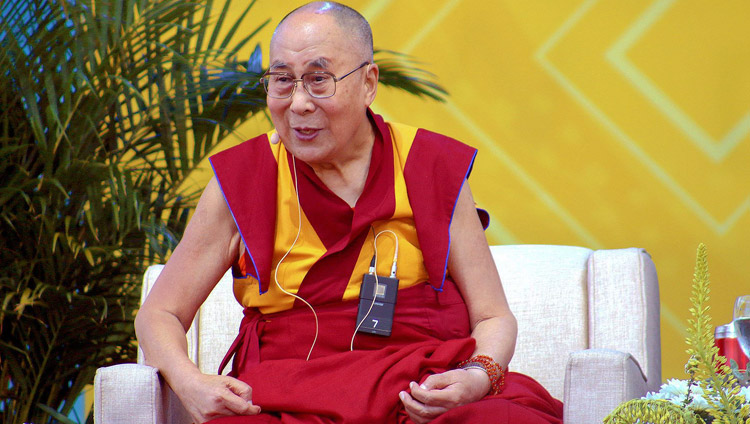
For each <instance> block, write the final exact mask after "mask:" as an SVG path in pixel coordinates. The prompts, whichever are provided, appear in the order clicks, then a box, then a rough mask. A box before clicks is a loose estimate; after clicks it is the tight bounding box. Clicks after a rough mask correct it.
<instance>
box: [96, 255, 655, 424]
mask: <svg viewBox="0 0 750 424" xmlns="http://www.w3.org/2000/svg"><path fill="white" fill-rule="evenodd" d="M491 249H492V255H493V257H494V259H495V263H496V264H497V267H498V271H499V272H500V277H501V279H502V281H503V287H504V288H505V291H506V294H507V297H508V301H509V302H510V306H511V309H512V310H513V313H514V314H515V315H516V318H517V320H518V342H517V344H516V352H515V355H514V357H513V360H512V361H511V363H510V369H511V370H512V371H518V372H522V373H524V374H527V375H530V376H532V377H534V378H535V379H537V380H538V381H539V382H540V383H541V384H542V385H544V386H545V387H546V388H547V389H548V390H549V391H550V393H552V395H553V396H555V397H557V398H558V399H561V400H563V402H564V405H565V412H564V413H565V422H566V423H571V424H578V423H581V424H589V423H597V422H601V421H602V419H603V418H604V417H605V416H606V415H607V414H608V413H609V412H610V411H612V410H613V409H614V408H615V407H616V406H617V405H618V404H619V403H621V402H623V401H626V400H628V399H632V398H635V397H640V396H642V395H643V394H645V393H646V391H649V390H657V389H658V388H659V385H660V384H661V342H660V330H659V288H658V282H657V277H656V270H655V268H654V264H653V262H652V261H651V258H650V256H649V255H648V253H646V252H645V251H644V250H642V249H636V248H630V249H618V250H598V251H592V250H589V249H585V248H581V247H568V246H541V245H540V246H535V245H516V246H493V247H492V248H491ZM161 267H162V266H161V265H155V266H152V267H150V268H149V269H148V270H147V271H146V274H145V276H144V284H143V294H142V299H143V298H145V296H146V295H147V293H148V291H149V289H150V288H151V285H152V284H153V282H154V281H155V280H156V276H157V275H158V273H159V272H160V271H161ZM241 318H242V308H241V307H240V306H239V305H238V304H237V302H236V301H235V300H234V297H233V295H232V282H231V276H230V275H229V274H228V273H227V274H226V275H224V277H223V278H222V280H221V281H220V282H219V284H218V285H217V287H216V289H214V291H213V292H212V293H211V295H210V296H209V298H208V299H207V300H206V302H205V303H204V305H203V306H202V307H201V310H200V311H199V313H198V315H197V316H196V317H195V320H194V321H193V325H192V327H191V329H190V331H189V332H188V335H187V338H188V351H189V354H190V357H191V359H192V360H193V361H195V362H196V363H197V364H198V367H199V368H200V369H201V370H202V371H203V372H205V373H215V372H216V369H217V368H218V365H219V362H220V361H221V359H222V357H223V355H224V353H225V352H226V350H227V349H228V348H229V345H230V344H231V342H232V340H234V337H235V335H236V331H237V329H238V325H239V322H240V319H241ZM142 363H143V358H142V357H141V356H139V358H138V364H124V365H116V366H112V367H107V368H101V369H99V371H98V372H97V374H96V381H95V400H94V409H95V414H94V418H95V422H96V423H100V424H116V423H142V424H151V423H153V424H156V423H189V422H190V419H189V417H188V416H187V415H186V413H185V411H184V409H183V407H182V405H181V404H180V402H179V400H178V399H177V397H176V396H175V395H174V393H173V392H172V391H171V390H170V388H169V386H168V385H167V384H166V383H165V382H164V381H163V380H162V379H160V377H159V375H158V373H157V372H156V370H155V369H154V368H152V367H149V366H147V365H142ZM227 368H231V367H227Z"/></svg>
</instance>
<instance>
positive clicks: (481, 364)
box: [458, 355, 505, 395]
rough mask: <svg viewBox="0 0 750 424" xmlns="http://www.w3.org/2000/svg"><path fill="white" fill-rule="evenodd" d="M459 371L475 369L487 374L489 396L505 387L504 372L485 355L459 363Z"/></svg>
mask: <svg viewBox="0 0 750 424" xmlns="http://www.w3.org/2000/svg"><path fill="white" fill-rule="evenodd" d="M458 367H459V368H461V369H469V368H476V369H480V370H482V371H484V372H486V373H487V376H489V377H490V394H491V395H496V394H498V393H500V391H502V389H503V385H505V370H504V369H503V367H501V366H500V365H499V364H498V363H497V362H495V361H494V360H493V359H492V358H490V357H489V356H487V355H477V356H472V357H471V358H469V359H467V360H465V361H461V362H460V363H459V364H458Z"/></svg>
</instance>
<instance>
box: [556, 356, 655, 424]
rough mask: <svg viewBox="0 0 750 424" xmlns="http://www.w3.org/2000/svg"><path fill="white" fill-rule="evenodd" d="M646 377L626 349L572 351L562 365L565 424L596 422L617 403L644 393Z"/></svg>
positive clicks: (602, 418) (600, 420)
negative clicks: (625, 351)
mask: <svg viewBox="0 0 750 424" xmlns="http://www.w3.org/2000/svg"><path fill="white" fill-rule="evenodd" d="M646 391H647V390H646V377H645V376H644V375H643V371H642V370H641V367H640V365H639V364H638V362H637V361H636V360H635V358H633V356H632V355H630V354H629V353H624V352H618V351H615V350H608V349H587V350H580V351H577V352H573V353H571V354H570V356H569V358H568V365H567V367H566V369H565V399H563V404H564V408H565V409H564V412H563V414H564V415H563V416H564V418H565V424H579V423H580V424H590V423H600V422H602V420H604V418H605V417H606V416H607V415H608V414H609V413H610V412H612V411H613V410H614V409H615V408H616V407H617V406H618V405H619V404H620V403H622V402H625V401H627V400H630V399H635V398H639V397H641V396H643V395H645V394H646Z"/></svg>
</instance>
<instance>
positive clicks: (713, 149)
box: [605, 0, 750, 163]
mask: <svg viewBox="0 0 750 424" xmlns="http://www.w3.org/2000/svg"><path fill="white" fill-rule="evenodd" d="M675 1H676V0H659V1H656V2H654V3H653V4H652V5H651V6H649V7H648V8H647V9H646V11H645V12H644V13H643V14H642V15H641V16H640V17H639V18H638V19H637V20H636V21H635V22H634V23H633V25H632V26H631V27H630V28H628V30H627V31H625V33H624V34H623V36H622V37H621V38H620V39H619V40H617V42H615V43H614V45H613V46H612V47H611V48H610V49H609V50H608V51H607V53H606V55H605V56H606V57H607V59H608V60H609V61H610V62H611V63H612V64H613V65H614V67H615V69H617V70H618V71H620V72H621V73H622V74H623V75H624V76H625V78H627V79H628V80H629V81H630V82H631V83H632V84H633V85H634V86H635V87H636V88H637V89H638V90H639V91H640V92H641V93H642V94H643V95H644V96H645V97H646V98H647V99H648V100H649V101H651V103H653V104H654V106H656V107H657V108H658V109H659V110H660V111H661V112H662V113H664V115H665V116H666V117H667V118H668V119H669V120H670V121H672V123H674V124H675V125H676V126H677V128H679V129H680V130H681V131H682V132H683V133H684V134H685V136H687V137H688V139H690V140H691V141H692V142H693V143H695V145H696V146H697V147H698V148H700V149H701V150H702V151H703V152H704V153H706V155H707V156H708V157H709V158H711V159H712V160H713V161H714V162H716V163H718V162H721V160H722V159H723V158H724V157H725V156H726V155H727V154H729V153H730V152H731V151H732V150H733V149H734V148H735V147H737V145H738V144H739V143H740V142H742V140H743V139H744V138H745V136H747V135H748V134H749V133H750V112H748V113H746V114H745V116H744V117H742V118H741V119H740V120H739V122H737V123H736V124H735V125H734V126H733V127H732V128H731V129H730V130H729V132H727V134H726V135H725V136H724V137H723V138H722V139H721V140H716V139H714V138H713V137H712V136H711V135H710V134H708V132H707V131H706V130H705V129H703V127H701V126H700V125H699V124H698V123H696V122H695V120H693V119H692V118H690V116H689V115H688V114H687V113H685V112H684V111H683V110H682V109H681V108H680V107H679V106H678V105H677V104H675V102H674V101H672V99H670V98H669V96H667V95H666V93H664V91H663V90H661V89H660V88H659V86H658V85H656V84H654V82H653V81H651V79H649V78H648V77H647V76H646V75H645V74H644V73H643V72H641V70H640V69H638V68H637V67H636V66H635V65H633V63H632V62H630V60H628V58H627V57H626V56H625V53H626V52H627V50H628V49H629V48H630V47H632V46H633V44H635V43H636V42H637V41H638V40H639V39H640V38H641V36H642V35H643V34H644V33H645V32H646V31H648V29H649V28H650V27H651V26H652V25H653V24H654V23H655V22H656V21H658V20H659V18H661V17H662V15H664V13H666V11H667V10H668V9H669V8H670V7H671V6H672V5H673V4H674V3H675Z"/></svg>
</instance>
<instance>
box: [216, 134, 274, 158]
mask: <svg viewBox="0 0 750 424" xmlns="http://www.w3.org/2000/svg"><path fill="white" fill-rule="evenodd" d="M262 151H269V152H270V151H271V143H270V142H269V140H268V133H266V134H260V135H258V136H256V137H253V138H251V139H249V140H245V141H243V142H242V143H239V144H236V145H234V146H231V147H228V148H226V149H223V150H221V151H219V152H217V153H214V154H213V155H211V157H210V158H211V161H212V162H213V161H214V160H217V159H219V160H225V159H228V158H242V157H247V155H248V154H254V153H259V152H262Z"/></svg>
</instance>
